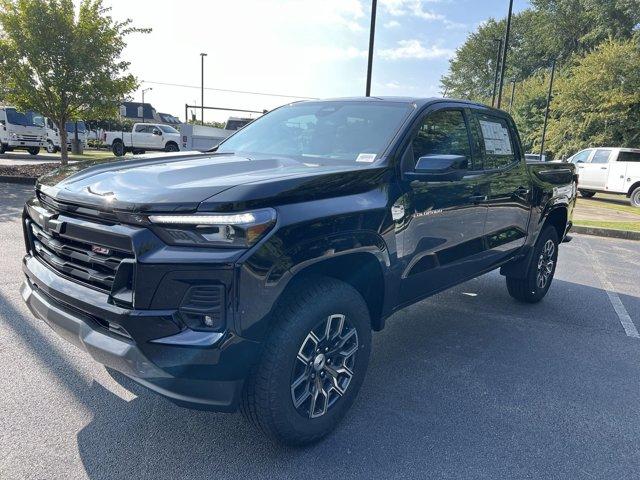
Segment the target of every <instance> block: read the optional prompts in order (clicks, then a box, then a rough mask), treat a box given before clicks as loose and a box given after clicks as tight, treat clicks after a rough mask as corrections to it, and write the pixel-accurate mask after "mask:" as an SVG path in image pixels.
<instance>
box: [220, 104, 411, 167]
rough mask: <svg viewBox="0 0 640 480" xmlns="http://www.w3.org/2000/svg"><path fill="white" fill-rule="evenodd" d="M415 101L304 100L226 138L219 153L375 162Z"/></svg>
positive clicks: (347, 161) (266, 116) (337, 161)
mask: <svg viewBox="0 0 640 480" xmlns="http://www.w3.org/2000/svg"><path fill="white" fill-rule="evenodd" d="M410 112H411V106H410V105H409V104H403V103H392V102H371V103H364V102H348V101H341V102H305V103H298V104H293V105H288V106H286V107H282V108H279V109H277V110H274V111H273V112H271V113H268V114H266V115H264V116H263V117H261V118H259V119H257V120H255V121H253V122H252V123H250V124H249V125H247V126H246V127H244V128H243V129H242V130H240V131H239V132H238V133H236V134H235V135H233V136H232V137H230V138H229V139H228V140H226V141H224V142H223V143H222V144H220V147H218V152H222V153H225V152H234V153H238V154H265V155H283V156H295V157H303V158H313V159H321V160H330V161H332V163H342V164H352V163H353V162H365V163H371V162H373V161H374V160H375V159H376V157H377V156H378V155H380V154H381V153H382V152H383V151H384V149H385V148H386V146H387V145H388V143H389V142H390V141H391V139H392V138H393V136H394V135H395V133H396V132H397V131H398V129H399V128H400V126H401V125H402V123H403V121H404V120H405V119H406V118H407V116H408V115H409V113H410Z"/></svg>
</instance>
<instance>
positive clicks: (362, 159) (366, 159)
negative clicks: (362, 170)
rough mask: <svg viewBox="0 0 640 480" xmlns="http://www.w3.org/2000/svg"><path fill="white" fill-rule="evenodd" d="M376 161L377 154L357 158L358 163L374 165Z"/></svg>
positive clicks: (366, 154)
mask: <svg viewBox="0 0 640 480" xmlns="http://www.w3.org/2000/svg"><path fill="white" fill-rule="evenodd" d="M375 159H376V154H375V153H361V154H360V155H358V158H356V162H364V163H372V162H373V161H374V160H375Z"/></svg>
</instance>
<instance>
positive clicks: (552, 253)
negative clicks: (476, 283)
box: [507, 226, 558, 303]
mask: <svg viewBox="0 0 640 480" xmlns="http://www.w3.org/2000/svg"><path fill="white" fill-rule="evenodd" d="M557 262H558V233H557V232H556V229H555V228H553V227H552V226H547V227H545V228H544V230H542V233H540V237H538V241H537V242H536V246H535V247H534V250H533V258H532V260H531V265H529V271H528V272H527V275H526V276H525V277H524V278H515V277H507V290H509V295H511V296H512V297H513V298H515V299H516V300H518V301H520V302H526V303H537V302H539V301H540V300H542V299H543V298H544V296H545V295H546V294H547V291H548V290H549V287H550V286H551V281H552V280H553V275H554V274H555V271H556V264H557Z"/></svg>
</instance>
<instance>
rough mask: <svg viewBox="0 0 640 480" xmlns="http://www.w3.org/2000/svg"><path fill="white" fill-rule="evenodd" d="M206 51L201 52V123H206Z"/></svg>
mask: <svg viewBox="0 0 640 480" xmlns="http://www.w3.org/2000/svg"><path fill="white" fill-rule="evenodd" d="M206 56H207V54H206V53H201V54H200V123H201V124H202V125H204V57H206Z"/></svg>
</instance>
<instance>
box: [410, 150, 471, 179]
mask: <svg viewBox="0 0 640 480" xmlns="http://www.w3.org/2000/svg"><path fill="white" fill-rule="evenodd" d="M468 168H469V160H468V159H467V157H465V156H464V155H441V154H432V155H425V156H423V157H420V158H419V159H418V161H417V162H416V166H415V168H414V170H413V171H412V172H406V173H405V176H406V177H407V178H408V179H409V180H411V181H413V180H421V181H423V182H453V181H456V180H460V179H462V177H464V174H465V171H466V170H467V169H468Z"/></svg>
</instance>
